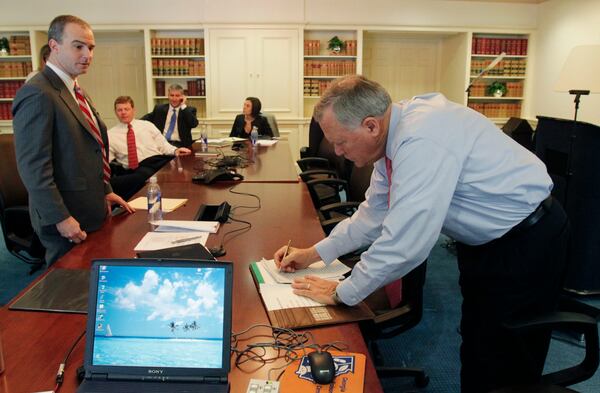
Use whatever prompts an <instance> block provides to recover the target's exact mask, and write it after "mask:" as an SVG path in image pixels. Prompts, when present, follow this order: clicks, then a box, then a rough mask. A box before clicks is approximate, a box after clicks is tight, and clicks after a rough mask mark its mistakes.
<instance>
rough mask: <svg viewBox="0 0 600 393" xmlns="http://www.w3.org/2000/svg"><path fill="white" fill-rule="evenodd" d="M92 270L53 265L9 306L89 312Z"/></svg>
mask: <svg viewBox="0 0 600 393" xmlns="http://www.w3.org/2000/svg"><path fill="white" fill-rule="evenodd" d="M89 282H90V271H89V270H84V269H53V270H51V271H50V272H48V274H46V275H44V276H42V278H41V279H40V280H39V281H38V282H37V283H35V284H34V285H33V286H32V287H31V288H29V289H28V290H27V292H25V293H24V294H23V295H22V296H21V297H20V298H18V299H17V300H16V301H15V302H14V303H13V304H11V305H10V306H9V307H8V308H9V309H10V310H30V311H54V312H66V313H77V314H87V308H88V291H89Z"/></svg>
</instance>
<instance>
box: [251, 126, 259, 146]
mask: <svg viewBox="0 0 600 393" xmlns="http://www.w3.org/2000/svg"><path fill="white" fill-rule="evenodd" d="M257 140H258V128H256V126H254V127H252V131H251V132H250V142H251V143H252V147H256V141H257Z"/></svg>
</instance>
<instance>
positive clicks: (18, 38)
mask: <svg viewBox="0 0 600 393" xmlns="http://www.w3.org/2000/svg"><path fill="white" fill-rule="evenodd" d="M8 48H9V54H10V55H11V56H30V55H31V44H30V43H29V37H28V36H26V35H11V36H10V37H9V38H8Z"/></svg>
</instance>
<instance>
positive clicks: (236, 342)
mask: <svg viewBox="0 0 600 393" xmlns="http://www.w3.org/2000/svg"><path fill="white" fill-rule="evenodd" d="M257 328H267V329H270V330H271V332H270V334H264V333H256V334H251V335H249V336H248V337H245V335H246V334H248V333H250V332H251V331H252V330H254V329H257ZM258 337H265V338H268V340H267V341H265V342H257V343H250V344H246V345H245V347H242V346H243V344H242V343H243V342H244V341H247V340H251V339H256V338H258ZM309 342H312V344H310V343H309ZM307 348H314V349H318V350H320V351H323V350H326V349H328V348H335V349H337V350H340V351H345V350H347V345H346V344H345V343H343V342H341V341H335V342H332V343H328V344H325V345H319V344H317V343H316V342H315V340H314V337H313V335H312V333H311V332H303V333H297V332H295V331H294V330H292V329H287V328H278V327H273V326H271V325H266V324H256V325H252V326H250V327H248V328H247V329H244V330H242V331H241V332H239V333H232V334H231V352H232V355H235V367H236V368H238V369H240V370H242V371H244V372H254V371H256V370H258V369H259V368H261V367H263V366H265V365H266V364H270V363H273V362H275V361H277V360H279V359H284V360H285V364H284V365H283V366H279V367H272V368H270V369H269V371H268V373H267V379H271V372H272V371H276V370H281V369H285V368H286V367H287V366H289V365H290V364H291V363H292V362H294V361H296V360H299V359H300V357H301V356H304V355H306V349H307ZM269 349H274V350H275V354H274V355H271V356H268V350H269ZM299 352H300V354H299ZM251 362H257V363H258V365H257V366H256V367H254V368H251V369H248V368H246V367H248V366H247V364H250V363H251ZM284 371H285V370H282V371H281V372H280V373H279V375H278V376H277V380H279V379H280V378H281V375H283V372H284Z"/></svg>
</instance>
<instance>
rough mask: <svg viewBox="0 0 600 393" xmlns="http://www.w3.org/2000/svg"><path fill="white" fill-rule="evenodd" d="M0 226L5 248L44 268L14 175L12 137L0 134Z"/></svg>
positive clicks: (42, 251) (21, 189)
mask: <svg viewBox="0 0 600 393" xmlns="http://www.w3.org/2000/svg"><path fill="white" fill-rule="evenodd" d="M0 156H1V157H2V165H0V224H1V225H2V234H3V235H4V243H5V244H6V249H7V250H8V251H9V252H10V253H11V254H13V255H14V256H16V257H17V258H19V259H21V260H22V261H24V262H25V263H28V264H30V265H32V266H31V271H30V272H31V273H33V272H35V271H36V270H38V269H39V268H41V267H42V266H43V265H44V254H45V252H46V250H45V248H44V246H42V243H41V242H40V240H39V238H38V237H37V235H36V234H35V232H34V231H33V228H32V227H31V219H30V217H29V208H28V203H29V202H28V196H27V190H26V189H25V186H24V185H23V182H22V181H21V177H20V176H19V173H18V172H17V161H16V157H15V147H14V140H13V135H12V134H5V135H0Z"/></svg>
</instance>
